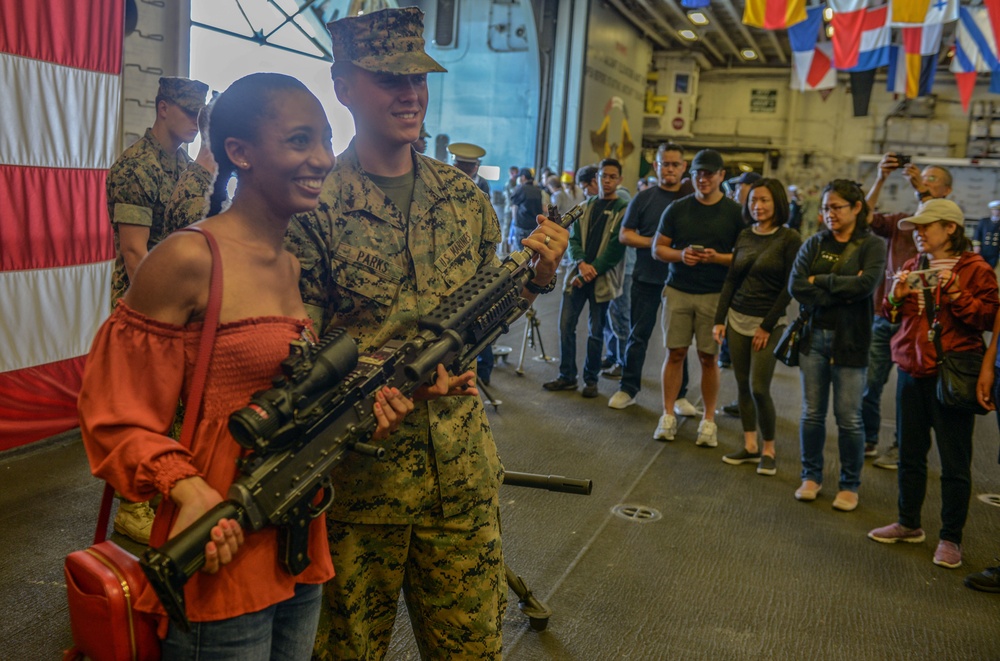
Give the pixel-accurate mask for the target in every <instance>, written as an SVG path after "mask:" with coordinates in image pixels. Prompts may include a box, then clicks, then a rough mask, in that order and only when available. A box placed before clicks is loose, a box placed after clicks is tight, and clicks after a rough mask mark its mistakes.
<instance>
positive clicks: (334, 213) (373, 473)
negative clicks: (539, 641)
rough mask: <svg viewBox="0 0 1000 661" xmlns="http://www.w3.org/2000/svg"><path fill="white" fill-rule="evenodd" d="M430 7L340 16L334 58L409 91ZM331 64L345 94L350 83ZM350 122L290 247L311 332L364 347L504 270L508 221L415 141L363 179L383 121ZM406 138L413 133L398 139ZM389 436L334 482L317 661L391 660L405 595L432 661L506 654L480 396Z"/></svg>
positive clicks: (421, 57) (435, 409)
mask: <svg viewBox="0 0 1000 661" xmlns="http://www.w3.org/2000/svg"><path fill="white" fill-rule="evenodd" d="M422 16H423V15H422V13H421V12H420V11H419V10H418V9H416V8H412V7H410V8H405V9H390V10H383V11H378V12H372V13H370V14H366V15H364V16H361V17H358V18H347V19H342V20H340V21H336V22H334V23H331V24H330V25H329V26H328V27H329V29H330V32H331V37H332V41H333V52H334V58H335V60H336V62H337V63H340V64H343V63H344V62H345V61H346V62H349V63H350V64H351V65H353V66H356V67H358V68H359V69H363V70H364V71H360V72H358V73H357V75H360V74H364V73H366V72H369V71H370V72H373V73H379V74H386V73H388V74H390V75H391V76H398V77H399V79H403V80H404V81H405V83H404V86H405V85H409V84H410V81H409V77H410V76H411V74H421V73H426V72H428V71H435V70H437V71H440V70H442V69H441V68H440V65H438V64H437V63H436V62H434V61H433V60H431V59H430V58H429V57H428V56H427V55H426V54H425V53H424V52H423V39H422V37H421V36H420V35H421V34H422V32H423V24H422ZM334 66H335V70H334V79H335V87H336V86H337V85H338V84H339V83H342V82H344V81H343V79H341V78H338V73H337V69H336V67H337V66H338V64H335V65H334ZM380 80H382V82H383V83H384V84H387V85H391V84H394V83H393V82H391V81H390V82H386V80H385V79H384V78H382V79H380ZM395 82H396V83H398V82H400V80H396V81H395ZM345 84H347V83H345ZM350 84H353V83H350ZM413 84H420V85H424V86H425V84H426V83H425V82H424V81H423V80H422V79H421V80H420V81H418V82H416V83H413ZM422 93H423V94H426V88H425V87H424V88H423V91H422ZM339 96H340V91H339V88H338V97H339ZM341 100H342V101H343V98H342V99H341ZM349 109H350V110H351V111H352V113H354V112H357V111H356V109H355V108H352V107H350V106H349ZM402 112H406V111H402ZM421 112H422V111H421ZM420 119H422V118H418V119H417V122H418V123H417V126H419V120H420ZM355 123H356V125H359V129H358V137H357V138H356V139H355V141H354V142H352V143H351V145H350V146H349V147H348V148H347V150H346V151H345V152H344V153H343V154H341V155H340V156H338V159H337V161H338V162H337V166H336V168H335V169H334V171H333V172H332V173H331V174H330V176H329V177H328V178H327V180H326V183H325V184H324V188H323V193H322V195H321V196H320V202H319V205H318V207H317V209H316V211H315V212H313V213H311V214H308V215H306V216H302V217H298V218H296V219H293V221H292V224H291V226H290V228H289V240H288V244H289V248H290V249H291V250H292V252H294V253H295V254H296V255H297V256H298V258H299V262H300V264H301V267H302V280H301V283H300V288H301V290H302V295H303V301H304V302H305V304H306V309H307V311H309V313H310V316H312V317H313V320H314V322H316V324H317V327H319V328H323V329H324V330H326V329H329V328H331V327H343V328H346V329H347V330H348V331H349V332H350V334H351V335H352V337H354V339H355V340H356V341H357V343H358V346H359V350H360V351H362V352H366V351H371V350H373V349H377V348H379V347H381V346H382V345H383V344H384V343H385V342H386V341H388V340H392V339H406V338H409V337H411V336H413V335H414V334H415V333H416V332H417V321H418V319H419V318H420V317H421V316H423V315H426V314H427V313H429V312H430V311H431V310H433V309H434V308H435V307H436V306H437V305H438V303H439V301H440V300H441V298H442V297H443V296H446V295H447V294H449V293H451V292H453V291H454V290H455V289H457V288H458V287H459V286H460V285H461V284H462V283H464V282H465V281H466V280H468V279H469V278H471V277H472V276H473V275H474V274H475V272H476V271H477V270H478V269H479V268H480V267H481V266H483V265H485V264H493V263H496V261H497V258H496V245H497V243H498V242H499V240H500V228H499V223H498V221H497V218H496V215H495V213H494V211H493V207H492V205H491V204H490V203H489V200H488V199H487V197H486V196H485V195H484V194H483V193H482V192H481V191H480V190H479V189H478V188H476V186H475V185H474V183H473V182H472V180H470V179H469V178H468V177H467V176H466V175H465V174H463V173H462V172H460V171H459V170H457V169H455V168H453V167H452V166H449V165H446V164H443V163H440V162H438V161H435V160H434V159H431V158H429V157H426V156H423V155H422V154H418V153H416V152H415V151H413V150H412V148H411V147H410V146H409V142H401V143H400V145H405V147H400V148H401V149H402V148H405V150H406V151H405V153H406V155H407V157H408V158H409V159H410V161H411V163H412V169H411V170H410V172H409V173H407V175H405V176H402V177H379V176H376V175H374V174H368V173H367V172H366V171H365V170H364V169H363V168H362V165H361V160H362V157H361V154H362V150H361V148H360V147H359V143H362V141H363V140H368V139H371V136H370V135H368V133H367V132H368V131H378V130H380V129H379V128H378V127H376V128H372V127H371V125H363V126H361V124H363V123H359V121H358V116H357V115H355ZM401 124H403V125H405V122H401ZM394 128H395V127H394ZM397 135H400V136H405V131H400V132H398V133H394V134H393V138H392V139H395V137H396V136H397ZM384 137H385V136H384V135H380V136H378V138H380V139H381V138H384ZM413 137H414V138H415V137H416V135H414V136H413ZM392 139H390V141H391V140H392ZM411 140H412V138H411ZM366 144H367V145H371V142H369V143H366ZM400 145H395V143H394V144H393V146H394V147H399V146H400ZM368 148H370V146H369V147H368ZM394 154H395V155H401V153H396V152H394ZM402 162H403V163H405V161H402ZM409 177H412V180H413V183H412V192H410V189H409V188H408V187H406V191H405V192H404V193H400V192H399V191H398V189H396V188H395V187H394V184H395V183H398V182H397V181H396V180H399V179H402V180H404V186H407V183H406V182H407V181H408V178H409ZM407 194H409V195H410V196H409V197H407ZM400 204H402V205H403V206H402V207H401V206H400ZM404 207H405V209H406V211H405V212H404V211H403V210H401V209H403V208H404ZM550 231H551V230H550ZM560 231H561V230H560ZM540 232H541V231H540ZM539 236H541V233H540V234H539ZM552 238H554V239H555V240H552V241H551V243H552V246H553V248H555V247H558V250H554V251H553V255H549V257H548V260H549V261H547V262H546V264H547V266H548V267H549V270H548V271H546V273H547V274H548V277H551V276H552V274H553V273H554V270H555V267H556V265H557V264H558V261H559V258H560V257H561V252H562V250H563V249H564V248H565V244H566V241H567V239H566V236H565V233H563V234H562V235H559V234H558V232H556V233H555V235H554V237H550V239H552ZM548 241H549V239H546V243H545V244H544V246H545V248H546V249H547V248H548V247H549V242H548ZM537 243H538V245H539V246H541V244H542V239H541V238H537ZM555 252H558V254H555ZM540 272H541V270H540ZM540 279H543V280H547V278H546V277H541V276H540ZM380 445H381V446H382V447H383V448H384V449H385V452H386V454H385V456H384V457H383V458H382V459H379V460H376V459H372V458H370V457H367V456H362V455H356V454H350V453H349V455H348V456H347V457H346V459H345V460H344V461H343V463H341V464H340V465H339V466H338V467H337V469H336V470H335V471H334V473H333V475H332V480H333V486H334V494H335V497H334V502H333V506H332V507H331V509H330V511H329V513H328V530H329V536H330V546H331V553H332V555H333V562H334V568H335V569H336V572H337V575H336V577H335V578H334V579H333V580H332V581H331V582H330V583H328V584H327V586H326V590H325V595H326V599H325V604H324V609H323V612H322V614H321V618H320V626H319V634H318V636H317V643H316V649H315V656H316V658H319V659H381V658H382V657H384V656H385V654H386V652H387V650H388V647H389V640H390V637H391V634H392V629H393V622H394V620H395V616H396V608H397V603H398V600H399V593H400V590H403V592H404V598H405V600H406V604H407V609H408V611H409V614H410V619H411V622H412V623H413V630H414V635H415V636H416V639H417V645H418V647H419V649H420V654H421V656H422V657H423V658H425V659H427V658H434V659H495V658H499V657H500V632H501V623H502V619H503V614H504V611H505V608H506V600H507V586H506V579H505V573H504V563H503V555H502V552H501V544H500V519H499V501H498V487H499V485H500V483H501V481H502V475H503V469H502V466H501V464H500V460H499V458H498V457H497V452H496V446H495V444H494V441H493V437H492V433H491V431H490V427H489V423H488V421H487V419H486V415H485V411H484V410H483V405H482V402H481V400H480V399H479V398H478V397H470V396H448V397H440V398H437V399H432V400H429V401H418V402H415V408H414V411H413V412H412V413H411V414H410V415H409V416H407V418H406V419H405V420H404V421H403V423H402V424H401V426H400V428H399V430H398V431H396V432H395V433H394V434H393V435H392V436H390V437H389V438H388V439H387V440H385V441H383V442H382V443H380Z"/></svg>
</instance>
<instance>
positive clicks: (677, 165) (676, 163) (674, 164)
mask: <svg viewBox="0 0 1000 661" xmlns="http://www.w3.org/2000/svg"><path fill="white" fill-rule="evenodd" d="M656 164H657V165H659V166H660V167H661V168H681V167H684V161H657V162H656Z"/></svg>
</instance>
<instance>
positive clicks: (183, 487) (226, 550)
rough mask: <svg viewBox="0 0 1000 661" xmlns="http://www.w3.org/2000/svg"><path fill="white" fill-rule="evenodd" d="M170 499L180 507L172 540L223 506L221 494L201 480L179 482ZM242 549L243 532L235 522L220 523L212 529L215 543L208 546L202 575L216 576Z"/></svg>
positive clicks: (223, 520)
mask: <svg viewBox="0 0 1000 661" xmlns="http://www.w3.org/2000/svg"><path fill="white" fill-rule="evenodd" d="M170 499H171V500H173V501H174V503H176V504H177V507H178V509H177V520H176V521H175V522H174V527H173V528H171V529H170V536H169V537H168V539H172V538H173V537H175V536H176V535H177V533H179V532H181V531H182V530H184V529H185V528H187V527H188V526H190V525H191V524H192V523H194V522H195V521H197V520H198V519H199V518H201V516H202V515H203V514H204V513H205V512H207V511H209V510H210V509H212V508H213V507H215V506H216V505H218V504H219V503H221V502H222V500H223V499H222V496H221V495H220V494H219V492H218V491H216V490H215V489H213V488H212V487H211V486H209V484H208V482H206V481H205V480H204V479H203V478H201V477H197V476H195V477H188V478H185V479H183V480H178V481H177V483H176V484H175V485H174V488H173V489H171V490H170ZM242 545H243V528H241V527H240V524H239V523H237V522H236V521H234V520H233V519H220V520H219V523H218V525H216V526H213V527H212V541H210V542H208V543H207V544H205V565H204V566H203V567H202V568H201V571H203V572H205V573H206V574H214V573H216V572H217V571H219V569H220V568H221V567H222V566H223V565H227V564H229V563H230V562H232V561H233V557H235V555H236V551H237V550H239V548H240V546H242Z"/></svg>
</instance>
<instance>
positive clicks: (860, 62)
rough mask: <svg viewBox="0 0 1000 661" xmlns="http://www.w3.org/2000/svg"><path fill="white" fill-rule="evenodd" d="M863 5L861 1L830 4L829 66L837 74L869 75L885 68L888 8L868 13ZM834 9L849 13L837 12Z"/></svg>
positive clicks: (886, 59) (889, 42) (831, 1)
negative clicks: (830, 48)
mask: <svg viewBox="0 0 1000 661" xmlns="http://www.w3.org/2000/svg"><path fill="white" fill-rule="evenodd" d="M865 4H866V2H864V0H837V1H836V2H835V1H834V0H830V7H831V8H833V10H834V13H833V19H832V20H831V21H830V23H831V25H832V26H833V39H832V41H833V66H834V67H835V68H836V69H839V70H840V71H869V70H871V69H877V68H878V67H882V66H886V65H887V64H889V53H890V50H891V49H890V46H891V38H892V33H891V30H890V28H889V7H888V5H883V6H881V7H875V8H872V9H868V8H866V7H865V6H864V5H865ZM836 6H841V7H852V8H853V9H852V10H851V11H840V12H838V11H837V9H836Z"/></svg>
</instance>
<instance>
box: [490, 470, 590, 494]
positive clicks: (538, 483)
mask: <svg viewBox="0 0 1000 661" xmlns="http://www.w3.org/2000/svg"><path fill="white" fill-rule="evenodd" d="M503 483H504V484H507V485H510V486H513V487H530V488H532V489H546V490H548V491H558V492H559V493H575V494H577V495H580V496H589V495H590V491H591V489H593V486H594V483H593V482H592V481H591V480H580V479H576V478H572V477H563V476H562V475H539V474H537V473H517V472H514V471H505V472H504V474H503Z"/></svg>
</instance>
